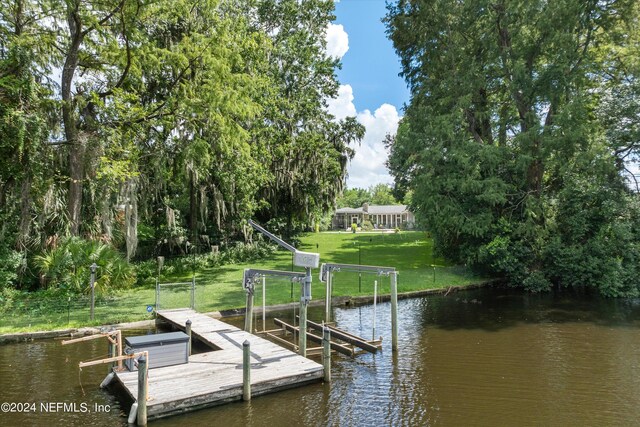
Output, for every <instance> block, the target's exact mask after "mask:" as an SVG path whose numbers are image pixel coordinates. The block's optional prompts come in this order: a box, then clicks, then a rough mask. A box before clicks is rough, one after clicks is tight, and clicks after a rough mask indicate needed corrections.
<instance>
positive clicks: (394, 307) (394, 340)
mask: <svg viewBox="0 0 640 427" xmlns="http://www.w3.org/2000/svg"><path fill="white" fill-rule="evenodd" d="M390 276H391V350H392V351H398V272H397V271H393V272H391V273H390Z"/></svg>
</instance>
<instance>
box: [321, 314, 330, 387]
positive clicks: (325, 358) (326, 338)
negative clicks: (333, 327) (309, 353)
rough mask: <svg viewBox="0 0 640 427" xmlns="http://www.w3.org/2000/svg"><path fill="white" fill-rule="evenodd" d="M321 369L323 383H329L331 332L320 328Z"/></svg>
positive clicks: (325, 328)
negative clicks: (322, 370) (322, 371)
mask: <svg viewBox="0 0 640 427" xmlns="http://www.w3.org/2000/svg"><path fill="white" fill-rule="evenodd" d="M322 367H323V369H324V382H326V383H330V382H331V332H330V331H329V328H327V327H326V326H324V327H323V328H322Z"/></svg>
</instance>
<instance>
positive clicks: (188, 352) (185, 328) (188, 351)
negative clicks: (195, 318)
mask: <svg viewBox="0 0 640 427" xmlns="http://www.w3.org/2000/svg"><path fill="white" fill-rule="evenodd" d="M184 331H185V333H186V334H187V336H188V337H189V343H188V344H187V356H191V320H189V319H187V323H185V327H184Z"/></svg>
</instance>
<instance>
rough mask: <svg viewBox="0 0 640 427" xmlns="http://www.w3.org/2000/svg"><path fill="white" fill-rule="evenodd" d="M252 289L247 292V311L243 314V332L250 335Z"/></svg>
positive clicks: (251, 326)
mask: <svg viewBox="0 0 640 427" xmlns="http://www.w3.org/2000/svg"><path fill="white" fill-rule="evenodd" d="M252 323H253V287H252V289H248V290H247V309H246V312H245V314H244V330H245V332H249V333H251V331H252V330H253V325H252Z"/></svg>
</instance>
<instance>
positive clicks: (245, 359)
mask: <svg viewBox="0 0 640 427" xmlns="http://www.w3.org/2000/svg"><path fill="white" fill-rule="evenodd" d="M242 400H244V401H245V402H248V401H250V400H251V343H249V340H245V342H243V343H242Z"/></svg>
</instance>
